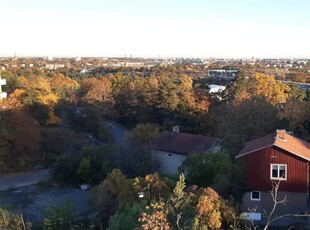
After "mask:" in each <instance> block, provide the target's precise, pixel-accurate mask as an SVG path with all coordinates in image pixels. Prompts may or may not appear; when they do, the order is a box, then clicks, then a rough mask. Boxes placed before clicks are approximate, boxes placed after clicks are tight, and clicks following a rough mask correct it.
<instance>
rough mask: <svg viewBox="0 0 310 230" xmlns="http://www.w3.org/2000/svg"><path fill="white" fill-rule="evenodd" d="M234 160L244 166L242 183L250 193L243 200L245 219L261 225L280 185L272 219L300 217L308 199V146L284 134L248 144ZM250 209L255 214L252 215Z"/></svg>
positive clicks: (281, 132) (276, 133) (309, 147)
mask: <svg viewBox="0 0 310 230" xmlns="http://www.w3.org/2000/svg"><path fill="white" fill-rule="evenodd" d="M236 158H237V159H239V158H241V159H243V160H244V163H245V180H246V185H247V187H248V189H249V191H248V192H246V193H245V194H244V196H243V201H242V206H243V207H242V208H243V211H244V212H245V213H244V214H246V215H247V216H248V217H251V218H252V219H253V220H257V221H262V222H264V221H265V219H264V213H265V211H267V212H268V211H270V210H271V209H272V207H273V205H274V202H273V200H272V196H271V191H272V188H273V185H274V183H279V192H278V199H286V205H283V204H279V205H277V207H276V210H275V215H283V214H294V213H303V212H305V211H306V210H307V201H308V198H309V161H310V144H309V143H307V142H306V141H303V140H301V139H299V138H297V137H295V136H293V135H292V134H290V133H288V132H286V130H276V132H275V133H272V134H269V135H267V136H264V137H261V138H258V139H255V140H252V141H250V142H248V143H247V144H246V145H245V146H244V148H243V149H242V150H241V152H240V153H239V155H237V156H236ZM250 209H252V210H253V209H254V210H255V214H251V212H250V211H249V210H250Z"/></svg>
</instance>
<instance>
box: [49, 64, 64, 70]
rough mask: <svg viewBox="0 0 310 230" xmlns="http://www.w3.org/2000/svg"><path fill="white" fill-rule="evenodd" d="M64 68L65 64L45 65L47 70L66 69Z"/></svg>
mask: <svg viewBox="0 0 310 230" xmlns="http://www.w3.org/2000/svg"><path fill="white" fill-rule="evenodd" d="M64 67H65V65H64V64H57V63H55V64H45V68H46V69H51V70H53V69H59V68H64Z"/></svg>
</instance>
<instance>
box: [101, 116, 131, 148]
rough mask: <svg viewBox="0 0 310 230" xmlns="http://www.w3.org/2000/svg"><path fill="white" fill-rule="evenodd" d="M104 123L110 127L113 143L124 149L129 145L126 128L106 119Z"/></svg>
mask: <svg viewBox="0 0 310 230" xmlns="http://www.w3.org/2000/svg"><path fill="white" fill-rule="evenodd" d="M106 124H107V125H108V127H110V130H111V133H112V135H113V138H114V140H115V143H116V144H117V145H118V146H119V147H120V148H121V149H126V148H127V147H128V145H129V142H128V137H127V135H128V129H126V128H125V127H123V126H121V125H120V124H117V123H116V122H114V121H110V120H106Z"/></svg>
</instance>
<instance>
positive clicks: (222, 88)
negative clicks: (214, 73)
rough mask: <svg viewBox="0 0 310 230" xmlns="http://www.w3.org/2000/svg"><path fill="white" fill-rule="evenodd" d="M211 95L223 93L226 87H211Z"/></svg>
mask: <svg viewBox="0 0 310 230" xmlns="http://www.w3.org/2000/svg"><path fill="white" fill-rule="evenodd" d="M209 89H210V90H209V93H222V92H223V91H224V90H225V89H226V86H223V85H213V84H212V85H209Z"/></svg>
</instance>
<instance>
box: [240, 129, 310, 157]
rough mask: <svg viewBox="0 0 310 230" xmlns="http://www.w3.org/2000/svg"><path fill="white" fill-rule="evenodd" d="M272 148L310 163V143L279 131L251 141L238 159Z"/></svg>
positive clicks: (284, 131)
mask: <svg viewBox="0 0 310 230" xmlns="http://www.w3.org/2000/svg"><path fill="white" fill-rule="evenodd" d="M271 146H277V147H279V148H281V149H283V150H286V151H288V152H290V153H292V154H294V155H297V156H299V157H301V158H304V159H306V160H308V161H310V143H308V142H306V141H303V140H301V139H299V138H297V137H294V136H293V135H291V134H289V133H287V132H286V130H277V131H276V132H275V133H272V134H269V135H267V136H264V137H261V138H258V139H255V140H252V141H249V142H248V143H246V145H245V146H244V147H243V149H242V150H241V152H240V153H239V154H238V155H237V156H236V158H239V157H242V156H244V155H247V154H250V153H253V152H256V151H258V150H260V149H264V148H267V147H271Z"/></svg>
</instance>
